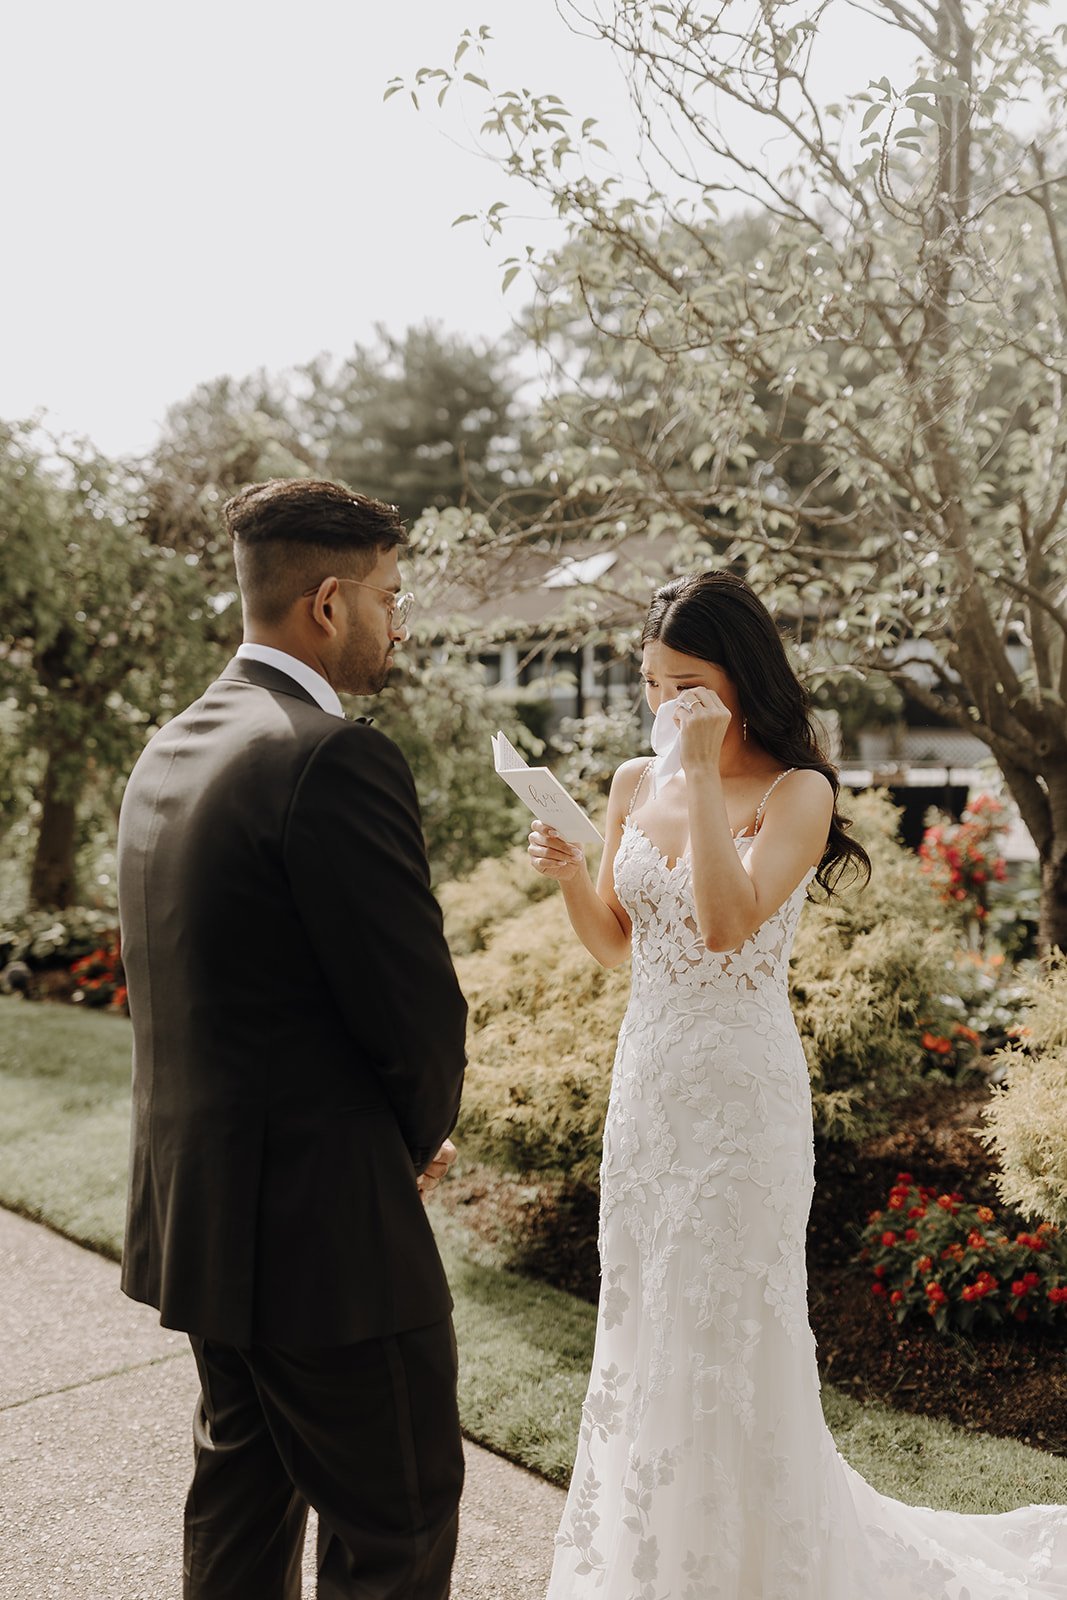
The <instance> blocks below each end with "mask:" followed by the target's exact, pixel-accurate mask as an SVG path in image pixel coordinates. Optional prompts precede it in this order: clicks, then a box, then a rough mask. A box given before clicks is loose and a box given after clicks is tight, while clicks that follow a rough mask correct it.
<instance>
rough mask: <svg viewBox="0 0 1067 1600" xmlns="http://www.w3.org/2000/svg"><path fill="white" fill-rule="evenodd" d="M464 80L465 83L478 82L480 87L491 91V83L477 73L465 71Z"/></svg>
mask: <svg viewBox="0 0 1067 1600" xmlns="http://www.w3.org/2000/svg"><path fill="white" fill-rule="evenodd" d="M463 81H464V83H473V84H476V85H477V86H478V88H479V89H484V90H485V91H486V93H487V94H488V92H489V85H488V84H487V83H486V81H485V79H484V78H479V77H478V75H477V73H474V72H465V73H464V74H463Z"/></svg>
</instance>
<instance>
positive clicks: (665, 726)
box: [650, 695, 682, 800]
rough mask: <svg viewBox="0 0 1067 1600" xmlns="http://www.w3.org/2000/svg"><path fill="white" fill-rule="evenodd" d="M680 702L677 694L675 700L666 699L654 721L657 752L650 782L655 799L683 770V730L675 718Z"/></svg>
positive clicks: (655, 748)
mask: <svg viewBox="0 0 1067 1600" xmlns="http://www.w3.org/2000/svg"><path fill="white" fill-rule="evenodd" d="M678 704H679V697H678V696H677V695H676V696H675V698H674V699H673V700H664V702H663V704H662V705H661V706H660V708H659V710H658V711H657V712H656V715H655V719H654V720H653V723H652V748H653V750H654V751H655V752H656V765H655V766H654V767H653V768H652V781H651V784H650V794H651V798H652V799H653V800H654V799H655V798H656V796H657V794H658V793H659V791H660V790H661V789H662V788H663V785H664V784H665V783H670V781H671V779H672V778H673V777H674V776H675V774H676V773H679V772H681V770H682V730H681V728H680V727H679V726H678V724H677V723H676V722H675V720H674V713H675V712H676V711H677V710H678Z"/></svg>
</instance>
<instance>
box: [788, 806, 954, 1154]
mask: <svg viewBox="0 0 1067 1600" xmlns="http://www.w3.org/2000/svg"><path fill="white" fill-rule="evenodd" d="M847 809H848V811H849V812H850V813H851V814H852V816H853V818H854V821H855V828H854V832H855V834H856V836H857V837H858V838H859V839H860V840H861V841H862V843H863V845H864V846H865V848H866V850H867V852H868V854H869V855H870V857H871V866H872V873H871V881H870V883H869V884H867V885H866V886H865V887H858V888H853V889H845V890H844V892H843V893H842V894H841V895H840V897H835V898H834V899H833V900H830V901H829V902H826V901H821V902H814V903H812V904H810V905H808V906H807V908H806V909H805V911H804V915H803V917H802V918H801V922H800V928H799V930H798V933H797V940H796V945H795V946H794V951H793V961H792V968H791V984H792V1000H793V1008H794V1013H795V1015H796V1019H797V1027H798V1028H799V1030H800V1036H801V1039H802V1040H803V1043H804V1050H805V1054H806V1055H807V1058H808V1065H809V1067H810V1069H811V1078H812V1100H813V1105H814V1114H815V1126H816V1129H817V1131H818V1132H819V1133H820V1134H822V1135H823V1136H824V1137H827V1138H831V1139H846V1140H859V1139H862V1138H864V1137H866V1136H867V1135H868V1134H870V1133H873V1132H875V1131H877V1130H879V1129H881V1128H884V1127H885V1126H887V1124H888V1122H889V1119H890V1116H891V1114H892V1108H893V1106H894V1105H895V1104H896V1103H897V1102H898V1101H900V1100H901V1099H903V1098H904V1096H905V1095H907V1094H908V1093H909V1091H910V1090H912V1089H914V1088H915V1087H916V1086H917V1085H918V1083H919V1082H920V1081H922V1079H923V1078H924V1077H925V1076H926V1075H927V1074H928V1073H929V1071H930V1057H931V1052H930V1050H929V1048H928V1047H925V1048H924V1046H923V1043H922V1040H923V1036H924V1035H927V1036H928V1037H929V1038H931V1039H933V1038H940V1037H942V1036H943V1035H945V1034H946V1033H948V1032H949V1031H950V1030H951V1028H952V1026H953V1016H954V1012H953V1001H952V998H951V996H949V995H946V994H945V993H944V991H945V990H946V989H948V988H950V987H951V986H952V985H953V983H954V981H955V974H954V973H953V972H952V969H953V966H954V958H955V952H956V949H957V945H958V938H959V927H958V921H957V919H956V917H955V915H954V913H953V912H951V911H950V910H949V909H948V908H947V907H945V906H944V905H943V904H942V902H941V900H940V898H939V896H938V894H937V892H936V890H935V889H934V887H933V886H932V885H931V883H930V882H929V881H928V879H927V878H926V877H925V876H924V875H923V872H922V870H921V867H920V864H919V862H918V860H917V859H916V857H915V856H914V855H913V854H912V853H911V851H910V850H908V849H906V848H905V847H904V846H903V845H902V844H901V843H900V842H899V840H898V839H897V819H898V815H899V813H898V811H897V809H896V807H895V806H893V805H892V803H891V802H890V801H889V800H888V799H887V798H886V797H885V796H884V795H881V794H872V793H867V794H860V795H856V796H854V797H850V798H849V800H848V808H847ZM934 1057H935V1058H936V1051H935V1052H934Z"/></svg>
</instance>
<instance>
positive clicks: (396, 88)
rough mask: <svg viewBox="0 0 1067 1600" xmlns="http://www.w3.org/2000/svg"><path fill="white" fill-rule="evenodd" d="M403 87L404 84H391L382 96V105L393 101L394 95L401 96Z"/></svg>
mask: <svg viewBox="0 0 1067 1600" xmlns="http://www.w3.org/2000/svg"><path fill="white" fill-rule="evenodd" d="M403 87H404V85H403V84H402V83H391V84H390V85H389V87H388V88H387V89H386V91H385V93H384V94H383V95H382V104H383V105H384V104H385V102H386V101H387V100H389V99H391V98H392V96H393V95H394V94H399V93H400V91H401V89H402V88H403Z"/></svg>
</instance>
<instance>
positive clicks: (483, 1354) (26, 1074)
mask: <svg viewBox="0 0 1067 1600" xmlns="http://www.w3.org/2000/svg"><path fill="white" fill-rule="evenodd" d="M129 1049H130V1024H129V1022H128V1021H127V1020H126V1019H125V1018H123V1017H121V1016H119V1015H116V1014H114V1013H109V1012H106V1011H91V1012H85V1011H84V1010H72V1009H70V1008H67V1007H59V1006H48V1005H32V1004H29V1003H27V1002H25V1001H22V1000H18V999H12V998H8V999H3V1000H0V1203H2V1204H4V1205H7V1206H9V1207H13V1208H14V1209H16V1210H19V1211H21V1212H23V1213H24V1214H25V1215H27V1216H31V1217H34V1218H36V1219H38V1220H41V1221H45V1222H47V1223H48V1224H49V1225H50V1226H53V1227H56V1228H58V1229H59V1230H60V1231H62V1232H64V1233H66V1234H68V1235H69V1236H70V1237H72V1238H74V1239H76V1240H78V1241H79V1242H81V1243H85V1244H89V1245H91V1246H93V1247H94V1248H96V1249H98V1250H101V1251H102V1252H103V1253H105V1254H107V1255H111V1256H116V1255H117V1253H118V1249H119V1245H120V1240H121V1230H122V1213H123V1203H124V1197H125V1172H126V1151H127V1142H128V1117H129V1103H128V1093H129V1090H128V1084H129ZM453 1210H455V1208H453ZM433 1214H434V1218H435V1226H436V1228H437V1230H438V1236H439V1239H440V1242H441V1245H442V1252H443V1254H444V1257H445V1260H446V1265H447V1267H448V1270H449V1274H450V1277H451V1281H452V1285H453V1290H454V1293H455V1298H456V1327H457V1335H458V1338H459V1343H460V1349H461V1352H462V1360H461V1380H460V1383H461V1387H460V1405H461V1413H462V1417H463V1422H464V1427H465V1429H466V1431H467V1432H468V1434H469V1435H470V1436H471V1437H472V1438H474V1439H476V1440H478V1441H479V1442H481V1443H484V1444H486V1445H488V1446H489V1447H490V1448H492V1449H496V1450H498V1451H500V1452H501V1453H503V1454H506V1455H509V1456H511V1457H512V1458H513V1459H515V1460H517V1461H520V1462H522V1463H523V1464H525V1465H527V1466H530V1467H532V1468H534V1469H535V1470H537V1471H540V1472H542V1473H544V1475H545V1476H546V1477H549V1478H551V1479H552V1480H553V1481H555V1482H560V1483H562V1482H565V1481H566V1476H567V1473H568V1471H569V1467H570V1462H571V1459H572V1455H573V1448H574V1440H575V1436H576V1432H577V1426H578V1415H579V1408H580V1403H581V1398H582V1396H583V1394H584V1390H585V1381H586V1375H587V1370H588V1363H589V1354H590V1349H591V1345H592V1330H593V1309H592V1307H591V1306H590V1305H589V1304H586V1303H583V1302H582V1301H581V1300H579V1299H577V1298H576V1297H575V1296H573V1295H569V1294H564V1293H562V1292H560V1291H559V1290H555V1289H552V1288H551V1287H549V1286H548V1285H546V1284H544V1283H538V1282H531V1281H528V1280H524V1279H523V1278H522V1277H520V1276H518V1275H517V1274H515V1273H513V1272H507V1271H504V1270H502V1267H501V1264H500V1257H499V1252H498V1251H496V1250H494V1249H493V1248H492V1247H491V1246H490V1245H488V1244H486V1243H485V1242H484V1241H483V1240H481V1239H479V1238H478V1237H477V1236H476V1235H473V1234H472V1233H471V1231H470V1230H469V1229H468V1228H466V1227H464V1226H462V1225H461V1224H460V1222H459V1221H458V1220H457V1219H456V1218H455V1216H454V1215H453V1216H452V1217H450V1216H449V1215H448V1211H447V1209H446V1208H445V1207H443V1206H442V1207H439V1208H435V1211H434V1213H433ZM824 1408H825V1410H826V1414H827V1417H828V1419H829V1421H830V1423H831V1426H832V1427H833V1429H834V1432H835V1436H836V1438H837V1440H838V1444H839V1446H840V1447H841V1449H842V1450H843V1451H844V1453H845V1454H846V1455H847V1456H848V1458H849V1459H850V1460H851V1461H852V1462H853V1464H854V1465H855V1466H856V1467H857V1468H858V1470H860V1471H861V1472H862V1473H863V1474H864V1476H865V1477H867V1478H868V1479H869V1480H870V1481H871V1482H872V1483H874V1484H875V1485H876V1487H878V1488H879V1489H881V1490H882V1491H883V1492H884V1493H887V1494H894V1495H897V1496H899V1497H901V1498H904V1499H909V1498H910V1499H913V1500H921V1501H922V1502H923V1503H925V1504H928V1505H934V1506H945V1507H956V1508H958V1509H961V1510H976V1511H995V1510H1004V1509H1007V1508H1009V1507H1011V1506H1014V1505H1018V1504H1021V1503H1023V1502H1025V1501H1028V1500H1034V1501H1053V1502H1061V1503H1067V1463H1064V1462H1060V1461H1058V1460H1057V1459H1056V1458H1055V1457H1053V1456H1051V1455H1048V1454H1046V1453H1044V1452H1041V1451H1038V1450H1033V1449H1027V1448H1025V1447H1024V1446H1023V1445H1020V1444H1017V1443H1014V1442H1012V1441H1008V1440H1000V1439H985V1438H973V1437H971V1436H970V1435H968V1434H965V1433H962V1432H960V1431H959V1430H957V1429H953V1428H950V1427H946V1426H944V1425H943V1424H938V1423H934V1422H930V1421H928V1420H925V1419H922V1418H916V1417H901V1416H899V1415H896V1414H894V1413H893V1412H892V1411H890V1410H888V1409H886V1408H885V1407H881V1406H878V1405H868V1404H863V1405H861V1404H859V1403H858V1402H857V1401H856V1400H855V1399H852V1398H850V1397H848V1396H846V1395H844V1394H841V1393H839V1392H837V1391H836V1390H835V1389H831V1388H827V1389H825V1390H824Z"/></svg>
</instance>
